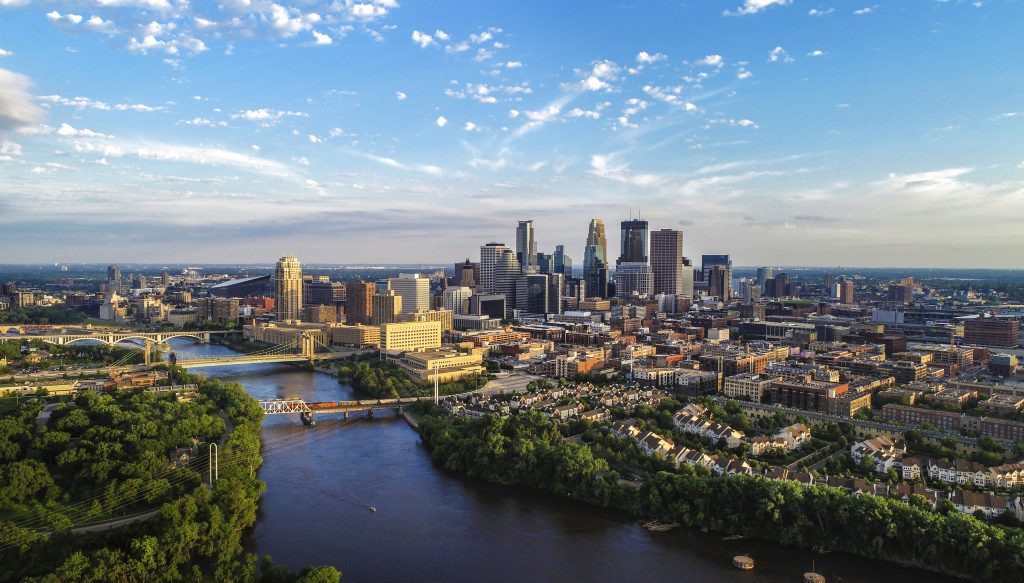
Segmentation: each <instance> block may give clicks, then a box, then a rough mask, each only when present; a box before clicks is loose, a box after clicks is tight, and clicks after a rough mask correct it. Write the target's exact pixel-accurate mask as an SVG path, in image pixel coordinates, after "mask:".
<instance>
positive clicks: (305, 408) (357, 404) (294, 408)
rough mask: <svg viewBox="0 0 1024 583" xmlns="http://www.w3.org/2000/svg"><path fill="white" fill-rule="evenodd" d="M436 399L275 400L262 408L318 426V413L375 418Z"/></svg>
mask: <svg viewBox="0 0 1024 583" xmlns="http://www.w3.org/2000/svg"><path fill="white" fill-rule="evenodd" d="M433 399H434V397H403V398H400V399H373V400H364V401H329V402H321V403H307V402H305V401H303V400H302V399H273V400H265V401H260V402H259V403H260V407H262V408H263V413H264V414H266V415H289V414H295V413H298V414H299V418H301V419H302V422H303V423H304V424H306V425H316V415H317V414H318V413H324V414H326V413H341V414H342V416H343V417H344V418H345V419H348V415H349V413H356V412H360V411H366V412H368V413H369V414H370V416H371V417H372V416H373V412H374V411H379V410H384V409H391V410H394V411H395V412H396V413H401V412H402V408H403V407H404V406H405V405H411V404H413V403H416V402H417V401H429V400H433Z"/></svg>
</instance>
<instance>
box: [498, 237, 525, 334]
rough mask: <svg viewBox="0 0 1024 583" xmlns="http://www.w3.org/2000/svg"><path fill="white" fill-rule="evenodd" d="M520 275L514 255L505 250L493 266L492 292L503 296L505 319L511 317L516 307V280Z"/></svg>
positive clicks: (519, 268) (520, 271)
mask: <svg viewBox="0 0 1024 583" xmlns="http://www.w3.org/2000/svg"><path fill="white" fill-rule="evenodd" d="M521 273H522V270H521V267H520V265H519V261H518V260H517V259H516V255H515V253H513V252H512V250H511V249H505V250H504V251H503V252H502V253H501V257H499V258H498V263H497V264H496V265H495V266H494V291H495V293H499V294H505V317H506V318H510V317H511V316H512V310H513V309H514V308H515V307H516V279H517V278H518V277H519V276H520V275H521Z"/></svg>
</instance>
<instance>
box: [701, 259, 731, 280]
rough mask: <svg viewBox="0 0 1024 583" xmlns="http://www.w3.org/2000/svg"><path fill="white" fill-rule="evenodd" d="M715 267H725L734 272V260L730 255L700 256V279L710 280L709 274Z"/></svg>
mask: <svg viewBox="0 0 1024 583" xmlns="http://www.w3.org/2000/svg"><path fill="white" fill-rule="evenodd" d="M715 265H724V266H726V267H728V268H729V269H730V270H732V259H730V258H729V256H728V255H701V256H700V276H701V277H700V279H701V281H707V280H708V272H709V271H711V268H712V267H714V266H715Z"/></svg>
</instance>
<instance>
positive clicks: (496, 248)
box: [479, 243, 508, 293]
mask: <svg viewBox="0 0 1024 583" xmlns="http://www.w3.org/2000/svg"><path fill="white" fill-rule="evenodd" d="M507 250H508V247H506V246H505V244H504V243H488V244H486V245H484V246H483V247H480V282H479V284H480V289H481V290H483V291H485V292H488V293H498V290H497V289H495V287H494V267H495V266H496V265H497V264H498V259H499V258H500V257H501V254H502V253H503V252H505V251H507Z"/></svg>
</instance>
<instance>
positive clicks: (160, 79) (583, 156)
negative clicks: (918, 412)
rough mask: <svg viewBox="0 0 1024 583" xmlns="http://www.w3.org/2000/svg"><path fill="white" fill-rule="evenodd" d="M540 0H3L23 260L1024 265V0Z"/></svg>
mask: <svg viewBox="0 0 1024 583" xmlns="http://www.w3.org/2000/svg"><path fill="white" fill-rule="evenodd" d="M539 6H540V5H537V4H530V3H525V4H519V5H514V6H504V7H503V8H502V10H501V11H500V12H499V11H496V10H494V9H493V8H489V7H487V6H476V5H472V4H469V3H461V2H448V3H444V4H443V5H437V6H434V5H432V6H430V7H423V6H415V5H411V4H407V3H401V2H395V1H394V0H372V1H368V2H366V3H356V2H344V3H335V4H333V5H329V4H326V3H318V2H303V3H300V4H295V5H289V4H276V3H271V2H258V1H257V2H247V3H242V2H226V3H223V4H222V5H220V6H195V7H193V6H191V5H187V4H185V3H181V2H170V1H167V0H147V1H141V0H140V1H130V2H116V3H114V2H60V1H54V2H47V3H44V4H41V5H40V4H35V3H30V2H25V1H20V0H8V1H6V2H2V3H0V15H2V16H3V18H2V19H0V39H2V40H0V87H2V89H0V192H3V193H4V196H3V197H2V199H0V247H2V248H3V250H4V253H3V256H4V257H3V260H4V262H5V263H52V262H67V263H78V262H90V263H92V262H98V263H102V262H111V261H120V262H139V263H141V262H146V263H161V262H168V261H175V262H182V261H184V262H193V263H217V262H242V261H253V260H256V261H261V262H273V261H274V260H275V259H276V258H277V257H279V256H280V255H281V254H282V253H283V252H287V253H290V254H294V255H297V256H299V257H302V258H303V261H304V263H314V264H316V263H417V262H420V263H437V264H446V263H450V262H451V261H453V260H456V259H460V258H463V257H465V256H466V254H467V253H471V252H472V251H473V250H475V249H477V248H479V246H480V245H481V244H483V243H485V242H488V241H499V242H504V243H505V244H507V245H509V246H511V247H514V243H515V240H514V228H515V224H516V221H518V220H527V219H532V220H533V221H534V227H535V240H536V241H538V242H539V246H538V248H539V250H540V251H542V252H544V253H551V252H552V251H553V250H554V247H555V245H557V244H562V245H565V248H566V249H567V253H568V255H570V256H571V257H573V258H574V259H575V260H576V261H577V262H578V263H577V264H576V265H577V267H579V266H580V265H581V263H579V262H581V261H582V259H583V255H584V253H583V249H584V245H585V239H586V224H587V222H588V221H589V220H590V219H591V218H594V217H599V218H602V219H603V220H604V221H605V224H611V223H618V222H620V221H622V220H625V219H626V218H627V217H629V216H631V213H635V212H636V211H637V210H639V211H640V216H641V217H642V218H643V219H645V220H648V221H649V222H650V227H651V229H662V228H669V229H681V230H683V231H685V233H686V241H687V250H686V254H687V256H689V257H696V256H698V255H701V254H705V253H729V254H730V255H731V256H733V257H734V258H735V261H736V264H737V265H751V266H754V265H794V266H795V265H806V266H824V265H836V264H842V265H858V266H863V267H883V266H884V267H894V266H914V267H950V268H957V267H970V266H977V267H992V268H1019V267H1022V265H1021V263H1020V259H1019V257H1020V253H1019V250H1020V249H1021V245H1020V243H1019V238H1018V237H1017V236H1016V232H1015V229H1014V228H1013V226H1012V221H1000V220H998V219H997V218H994V217H1000V216H1002V215H1007V216H1016V215H1019V214H1020V212H1021V211H1022V210H1024V148H1022V146H1021V144H1020V140H1019V135H1020V133H1021V125H1020V124H1021V123H1024V102H1022V98H1021V95H1024V81H1022V79H1024V75H1022V74H1021V73H1022V64H1021V63H1020V62H1019V61H1017V60H1015V59H1014V58H1013V57H1012V55H1014V54H1020V53H1021V52H1022V50H1024V41H1022V40H1021V39H1020V38H1019V37H1020V35H1019V34H1016V31H1015V30H1014V24H1015V23H1016V22H1019V21H1020V17H1021V16H1022V11H1021V7H1020V6H1019V5H1015V4H1014V3H1008V2H992V3H984V4H981V3H968V2H938V1H933V0H928V1H925V0H921V1H917V2H911V3H907V4H901V5H885V4H880V5H871V4H870V3H864V4H863V6H862V5H860V4H846V3H837V2H820V3H819V2H812V3H806V2H796V1H793V2H791V1H788V0H757V1H754V0H746V1H745V2H744V1H743V0H734V1H730V2H719V3H714V4H709V5H703V4H702V5H698V6H685V7H668V6H658V7H645V8H644V9H642V10H641V9H636V8H629V7H606V6H590V5H583V4H575V5H573V4H569V5H560V6H558V7H549V6H546V7H545V10H546V11H547V13H550V17H549V18H548V17H546V18H538V17H537V9H538V7H539ZM566 21H571V22H573V23H574V24H575V25H577V26H575V27H574V29H573V30H574V32H576V33H577V34H574V36H573V37H572V38H567V37H566V36H565V33H564V27H563V26H562V25H561V24H560V23H564V22H566ZM623 22H629V23H630V25H629V26H626V27H623V26H622V23H623ZM608 38H615V39H616V42H614V43H608V42H607V39H608ZM894 122H898V123H894ZM614 230H615V229H614V228H613V232H612V233H609V237H610V238H613V239H615V238H616V235H617V233H615V232H614ZM616 255H617V254H616Z"/></svg>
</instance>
